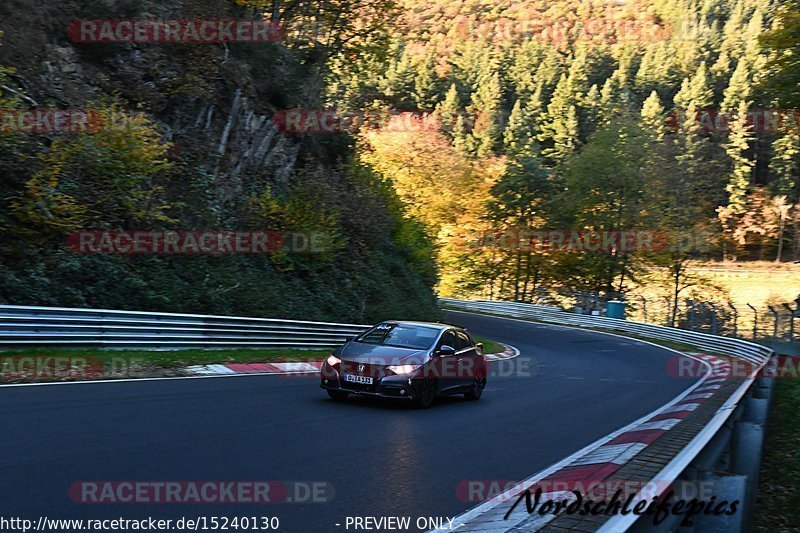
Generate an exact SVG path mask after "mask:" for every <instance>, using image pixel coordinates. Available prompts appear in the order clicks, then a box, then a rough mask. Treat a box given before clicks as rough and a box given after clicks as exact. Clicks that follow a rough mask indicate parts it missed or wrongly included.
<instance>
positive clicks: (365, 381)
mask: <svg viewBox="0 0 800 533" xmlns="http://www.w3.org/2000/svg"><path fill="white" fill-rule="evenodd" d="M344 380H345V381H349V382H350V383H360V384H362V385H372V378H370V377H367V376H354V375H352V374H345V375H344Z"/></svg>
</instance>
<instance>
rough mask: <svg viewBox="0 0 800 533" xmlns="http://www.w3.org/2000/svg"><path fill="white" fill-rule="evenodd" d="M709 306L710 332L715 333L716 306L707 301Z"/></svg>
mask: <svg viewBox="0 0 800 533" xmlns="http://www.w3.org/2000/svg"><path fill="white" fill-rule="evenodd" d="M709 308H710V309H711V334H712V335H716V334H717V331H718V329H717V308H716V306H715V305H714V304H712V303H710V302H709Z"/></svg>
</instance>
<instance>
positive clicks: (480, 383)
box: [464, 374, 486, 401]
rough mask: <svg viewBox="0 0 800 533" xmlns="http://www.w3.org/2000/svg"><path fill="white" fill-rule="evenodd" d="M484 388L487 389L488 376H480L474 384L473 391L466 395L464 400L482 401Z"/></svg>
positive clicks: (476, 377)
mask: <svg viewBox="0 0 800 533" xmlns="http://www.w3.org/2000/svg"><path fill="white" fill-rule="evenodd" d="M484 388H486V376H485V375H484V374H478V375H477V376H475V379H474V380H473V382H472V390H471V391H469V392H467V393H464V398H466V399H467V400H472V401H475V400H480V399H481V395H483V389H484Z"/></svg>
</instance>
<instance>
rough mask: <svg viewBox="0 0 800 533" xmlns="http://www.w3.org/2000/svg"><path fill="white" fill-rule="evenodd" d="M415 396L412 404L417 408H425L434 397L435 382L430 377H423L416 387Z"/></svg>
mask: <svg viewBox="0 0 800 533" xmlns="http://www.w3.org/2000/svg"><path fill="white" fill-rule="evenodd" d="M417 389H418V391H417V397H416V398H415V399H414V406H415V407H417V408H418V409H427V408H428V407H430V406H431V404H432V403H433V399H434V398H435V397H436V382H435V381H434V380H432V379H430V378H425V379H423V380H422V381H421V382H420V385H419V387H417Z"/></svg>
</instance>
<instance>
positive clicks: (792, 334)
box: [537, 291, 800, 354]
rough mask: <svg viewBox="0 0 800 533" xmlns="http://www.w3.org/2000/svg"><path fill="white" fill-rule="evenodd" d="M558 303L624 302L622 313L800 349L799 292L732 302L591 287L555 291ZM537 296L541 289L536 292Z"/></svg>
mask: <svg viewBox="0 0 800 533" xmlns="http://www.w3.org/2000/svg"><path fill="white" fill-rule="evenodd" d="M545 292H546V291H545ZM560 296H561V297H560V298H559V299H558V300H556V299H555V298H551V301H559V304H560V306H561V307H562V308H564V309H565V310H567V311H572V312H575V313H579V314H586V315H596V316H605V315H606V314H607V312H608V302H609V301H612V300H618V301H622V302H624V303H625V304H626V305H625V312H626V318H628V319H630V320H636V321H638V322H645V323H648V324H655V325H660V326H667V327H673V328H680V329H685V330H688V331H697V332H700V333H710V334H712V335H722V336H726V337H735V338H739V339H747V340H752V341H755V342H759V343H761V344H764V345H766V346H769V347H770V348H772V349H773V350H775V351H778V352H781V353H789V354H798V353H800V331H798V329H800V295H798V297H797V298H796V299H795V300H794V301H793V302H792V303H784V304H781V305H752V304H745V305H742V304H734V303H733V302H730V301H726V302H710V301H698V300H693V299H690V298H679V299H678V300H677V302H676V301H675V299H674V298H669V297H661V298H652V297H651V298H646V297H644V296H641V295H637V296H633V297H630V296H628V297H626V296H624V295H616V297H613V296H612V297H608V296H604V295H600V294H599V293H594V292H575V293H571V294H567V295H560ZM537 299H538V300H539V301H545V300H547V297H546V295H544V294H539V295H537Z"/></svg>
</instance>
